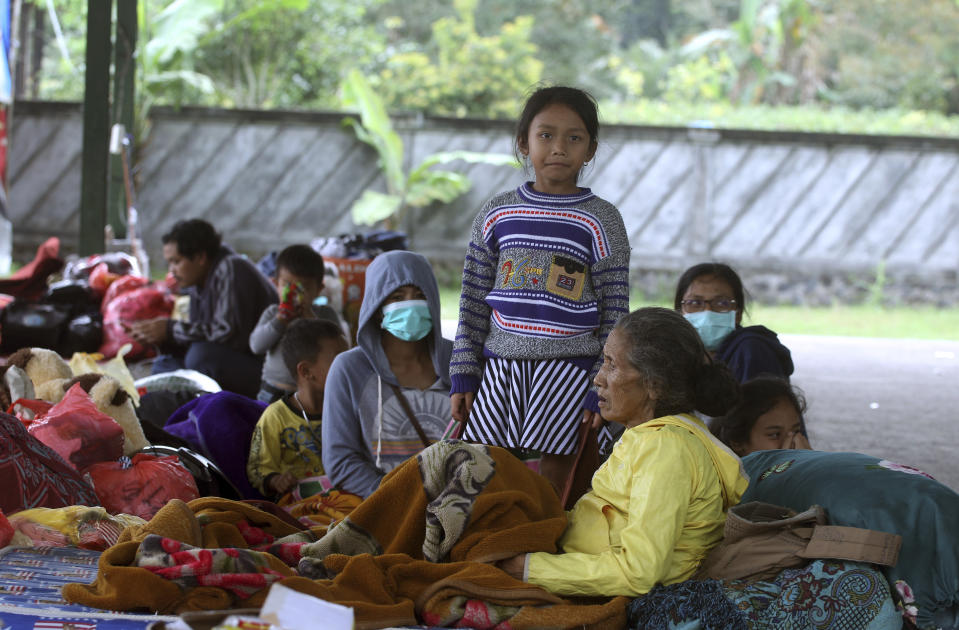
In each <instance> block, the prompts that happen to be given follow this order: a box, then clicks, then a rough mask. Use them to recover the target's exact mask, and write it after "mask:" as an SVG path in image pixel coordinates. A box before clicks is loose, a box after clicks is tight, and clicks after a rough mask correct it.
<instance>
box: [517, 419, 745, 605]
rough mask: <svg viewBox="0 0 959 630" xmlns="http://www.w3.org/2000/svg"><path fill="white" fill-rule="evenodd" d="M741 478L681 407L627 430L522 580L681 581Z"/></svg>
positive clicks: (613, 588)
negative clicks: (554, 548) (556, 538)
mask: <svg viewBox="0 0 959 630" xmlns="http://www.w3.org/2000/svg"><path fill="white" fill-rule="evenodd" d="M748 483H749V478H748V477H747V476H746V474H745V472H744V470H743V467H742V462H741V461H740V459H739V457H737V456H736V455H735V453H733V452H732V451H731V450H729V448H728V447H726V446H725V445H724V444H723V443H722V442H720V441H719V440H718V439H716V438H715V437H714V436H713V435H712V434H711V433H710V432H709V429H707V428H706V425H704V424H703V423H702V422H701V421H700V420H699V419H698V418H696V417H695V416H693V415H691V414H682V415H677V416H664V417H662V418H656V419H655V420H650V421H649V422H646V423H645V424H642V425H640V426H638V427H633V428H631V429H627V430H626V431H624V432H623V437H622V439H620V441H619V442H618V443H617V444H616V446H615V448H614V449H613V452H612V454H611V455H610V456H609V459H608V460H606V462H605V463H604V464H603V465H602V466H601V467H600V468H599V470H597V471H596V474H595V475H594V476H593V489H592V490H590V491H589V492H588V493H586V494H585V495H583V497H582V498H581V499H580V500H579V501H577V502H576V505H575V506H573V509H572V510H571V511H570V512H568V516H569V525H568V526H567V528H566V532H565V533H564V534H563V536H562V538H561V539H560V548H561V549H562V551H563V553H560V554H549V553H531V554H529V555H528V556H527V563H526V572H527V575H526V581H527V582H529V583H531V584H536V585H538V586H542V587H543V588H545V589H547V590H548V591H550V592H552V593H556V594H557V595H602V596H612V595H626V596H629V597H635V596H637V595H642V594H644V593H648V592H649V591H650V590H651V589H652V588H653V587H654V586H656V585H657V584H673V583H676V582H682V581H684V580H687V579H689V578H690V577H692V576H693V574H694V573H695V572H696V569H697V568H698V567H699V564H700V562H701V561H702V560H703V559H704V558H705V557H706V554H707V553H708V552H709V550H710V549H711V548H712V547H713V546H715V545H716V544H717V543H719V541H720V540H722V537H723V527H724V525H725V522H726V510H728V509H729V507H730V506H733V505H736V504H737V503H738V502H739V499H740V497H741V496H742V494H743V493H744V492H745V491H746V486H747V485H748Z"/></svg>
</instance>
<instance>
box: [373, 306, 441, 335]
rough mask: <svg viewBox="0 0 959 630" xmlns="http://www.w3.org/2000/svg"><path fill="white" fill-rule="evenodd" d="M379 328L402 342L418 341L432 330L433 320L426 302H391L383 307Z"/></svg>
mask: <svg viewBox="0 0 959 630" xmlns="http://www.w3.org/2000/svg"><path fill="white" fill-rule="evenodd" d="M380 326H381V327H382V328H383V330H385V331H386V332H388V333H390V334H391V335H393V336H394V337H396V338H398V339H402V340H403V341H419V340H420V339H422V338H423V337H425V336H426V335H428V334H429V332H430V331H431V330H433V318H432V317H431V316H430V306H429V304H427V303H426V300H405V301H403V302H391V303H390V304H387V305H386V306H384V307H383V322H382V323H381V324H380Z"/></svg>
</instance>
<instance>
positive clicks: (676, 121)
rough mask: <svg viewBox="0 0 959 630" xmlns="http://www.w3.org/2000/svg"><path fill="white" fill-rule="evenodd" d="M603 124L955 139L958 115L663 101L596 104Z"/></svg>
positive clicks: (894, 110) (839, 107) (808, 106)
mask: <svg viewBox="0 0 959 630" xmlns="http://www.w3.org/2000/svg"><path fill="white" fill-rule="evenodd" d="M600 109H601V111H602V113H603V118H604V120H606V121H607V122H615V123H623V124H643V125H675V126H683V127H684V126H686V125H689V124H690V123H692V122H701V121H708V122H709V123H710V124H711V125H713V126H715V127H721V128H727V129H760V130H768V131H794V130H801V131H812V132H824V133H862V134H876V135H883V134H887V135H913V136H941V137H953V138H959V116H946V115H944V114H942V113H940V112H931V111H910V110H904V109H885V110H872V109H852V108H849V107H841V106H834V107H829V108H827V107H824V106H813V105H805V106H802V107H800V106H785V105H779V106H771V105H749V106H735V105H733V104H731V103H729V102H728V101H720V102H712V103H710V102H700V103H689V102H666V101H663V100H650V99H641V100H638V101H633V102H629V103H619V102H603V103H600Z"/></svg>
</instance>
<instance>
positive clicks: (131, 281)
mask: <svg viewBox="0 0 959 630" xmlns="http://www.w3.org/2000/svg"><path fill="white" fill-rule="evenodd" d="M149 283H150V281H149V280H147V279H146V278H141V277H140V276H120V277H119V278H117V279H116V280H114V281H113V282H111V283H110V286H109V287H108V288H107V292H106V293H104V294H103V301H102V302H101V303H100V312H101V313H102V312H103V311H104V310H106V305H107V304H109V303H110V302H112V301H113V300H115V299H116V298H117V297H119V296H120V295H122V294H124V293H127V292H129V291H134V290H136V289H139V288H142V287H145V286H146V285H148V284H149Z"/></svg>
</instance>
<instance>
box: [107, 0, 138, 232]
mask: <svg viewBox="0 0 959 630" xmlns="http://www.w3.org/2000/svg"><path fill="white" fill-rule="evenodd" d="M116 30H117V37H116V45H115V46H114V49H113V73H114V74H113V111H112V114H111V116H110V119H111V121H112V122H113V124H120V125H123V128H124V130H125V131H126V133H128V134H132V133H133V131H134V121H133V111H134V107H133V106H134V102H133V99H134V97H135V96H134V78H135V73H136V59H135V58H134V56H133V54H134V52H135V51H136V48H137V0H117V29H116ZM120 150H121V151H127V150H128V147H127V146H123V145H121V147H120ZM132 157H133V156H132V155H129V156H128V158H130V159H129V160H128V164H129V165H130V166H131V167H132V164H133V160H132ZM129 175H130V179H131V181H130V183H129V185H130V189H131V191H132V190H133V188H134V186H133V181H132V178H133V174H132V173H130V174H129ZM123 178H124V174H123V158H122V156H121V155H120V154H113V155H111V156H110V206H109V211H108V214H107V218H108V221H109V223H110V226H111V227H112V228H113V235H114V237H115V238H120V239H122V238H126V237H127V236H128V234H127V205H128V204H127V201H128V200H127V194H126V189H125V185H124V181H123ZM131 201H132V200H131Z"/></svg>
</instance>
